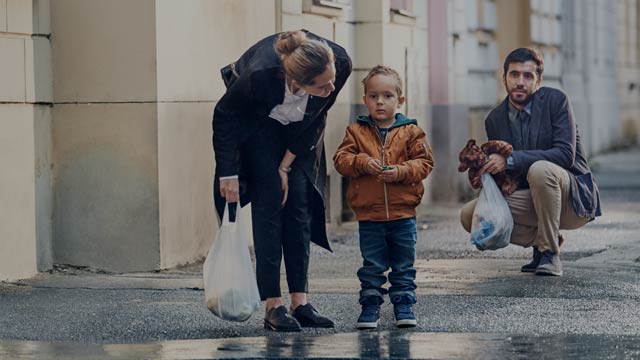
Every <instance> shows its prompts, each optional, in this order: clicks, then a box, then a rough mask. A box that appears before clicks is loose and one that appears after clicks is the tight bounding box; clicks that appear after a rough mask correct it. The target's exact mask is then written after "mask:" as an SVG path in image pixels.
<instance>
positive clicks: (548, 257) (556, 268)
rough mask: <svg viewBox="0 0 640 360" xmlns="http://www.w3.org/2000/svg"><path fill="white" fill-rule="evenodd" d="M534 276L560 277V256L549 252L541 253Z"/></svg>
mask: <svg viewBox="0 0 640 360" xmlns="http://www.w3.org/2000/svg"><path fill="white" fill-rule="evenodd" d="M536 275H549V276H562V263H561V262H560V256H559V255H558V254H556V253H554V252H553V251H551V250H546V251H544V252H542V254H541V255H540V264H539V265H538V267H537V268H536Z"/></svg>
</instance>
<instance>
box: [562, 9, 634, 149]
mask: <svg viewBox="0 0 640 360" xmlns="http://www.w3.org/2000/svg"><path fill="white" fill-rule="evenodd" d="M616 14H617V13H616V3H615V2H602V1H593V0H589V1H576V0H567V1H565V3H564V7H563V23H564V24H563V35H562V36H563V52H564V60H563V64H562V84H563V88H564V89H565V91H566V92H567V94H568V95H569V97H570V99H571V102H572V105H573V109H574V114H575V117H576V122H577V124H578V130H579V133H580V135H581V138H582V143H583V144H584V146H585V149H586V150H587V152H588V153H589V154H594V153H598V152H602V151H605V150H607V149H609V148H610V147H611V146H613V145H614V144H617V143H619V142H620V140H621V121H620V102H619V98H618V96H616V95H614V94H617V93H618V70H617V69H616V63H617V60H616V58H617V43H616V41H611V37H612V35H613V36H616V33H617V32H616Z"/></svg>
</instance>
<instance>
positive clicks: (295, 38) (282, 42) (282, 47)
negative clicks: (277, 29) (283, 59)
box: [275, 30, 307, 56]
mask: <svg viewBox="0 0 640 360" xmlns="http://www.w3.org/2000/svg"><path fill="white" fill-rule="evenodd" d="M306 41H307V34H306V33H305V32H303V31H300V30H296V31H285V32H283V33H281V34H280V36H279V37H278V41H277V42H276V45H275V49H276V52H277V53H278V55H280V56H287V55H289V54H291V53H293V52H294V51H295V50H296V49H297V48H298V47H299V46H300V45H302V44H304V43H305V42H306Z"/></svg>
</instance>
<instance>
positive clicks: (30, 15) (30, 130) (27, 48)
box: [0, 0, 52, 280]
mask: <svg viewBox="0 0 640 360" xmlns="http://www.w3.org/2000/svg"><path fill="white" fill-rule="evenodd" d="M48 6H49V2H48V1H46V0H40V1H20V0H2V1H0V54H2V56H0V79H2V80H1V81H0V162H1V163H3V164H5V165H6V169H10V171H4V172H3V173H2V176H0V204H2V205H1V206H0V280H12V279H17V278H24V277H29V276H31V275H33V274H35V273H36V272H37V271H38V270H46V269H48V268H50V267H51V264H52V254H51V232H52V230H51V218H52V179H51V133H50V126H51V111H50V110H51V109H50V107H49V105H48V104H47V103H48V102H50V101H51V94H52V89H51V81H52V79H51V51H50V50H51V49H50V45H49V40H48V38H47V37H46V36H47V35H48V34H49V32H50V31H49V17H48Z"/></svg>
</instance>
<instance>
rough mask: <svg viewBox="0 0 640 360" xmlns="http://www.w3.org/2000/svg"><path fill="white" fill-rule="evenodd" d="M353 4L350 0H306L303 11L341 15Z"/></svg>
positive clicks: (323, 14)
mask: <svg viewBox="0 0 640 360" xmlns="http://www.w3.org/2000/svg"><path fill="white" fill-rule="evenodd" d="M350 6H351V1H350V0H304V1H303V3H302V12H305V13H309V14H316V15H322V16H327V17H340V16H342V15H344V10H345V9H346V8H348V7H350Z"/></svg>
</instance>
